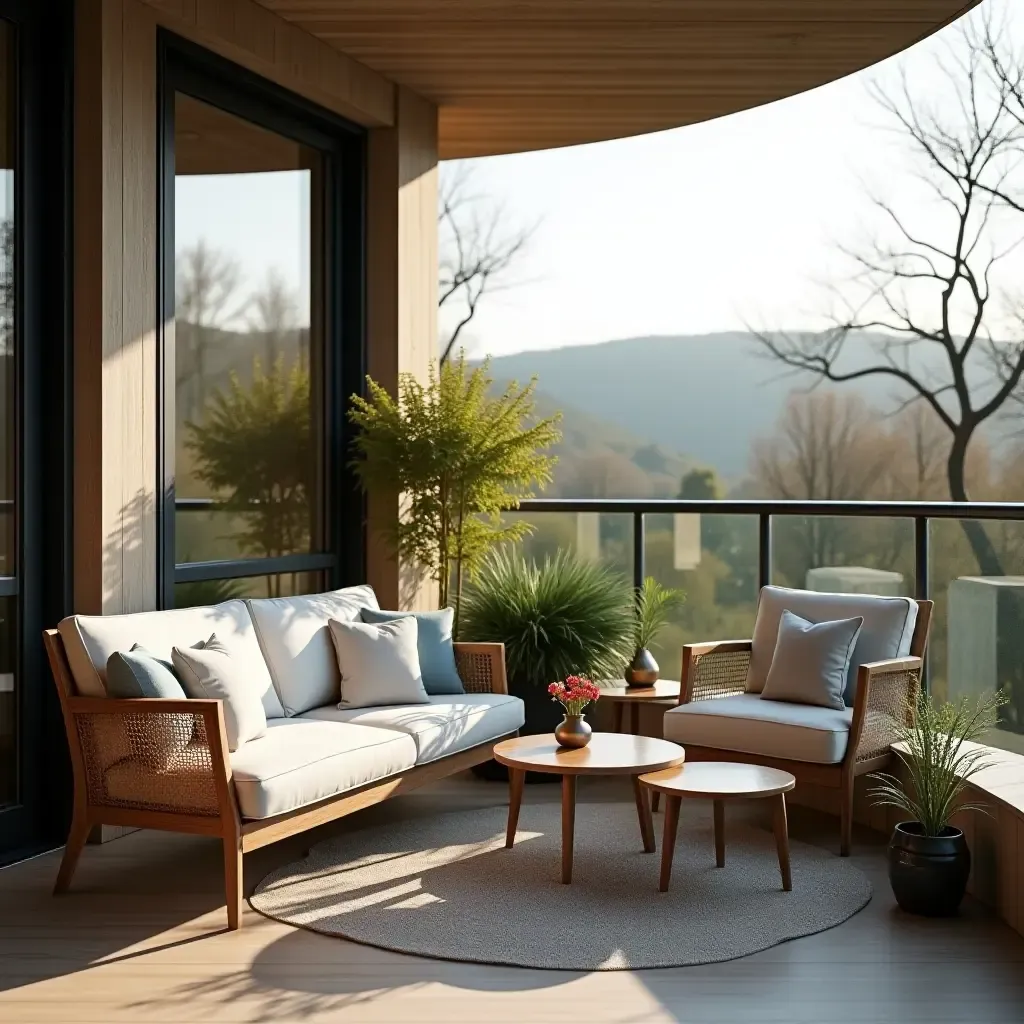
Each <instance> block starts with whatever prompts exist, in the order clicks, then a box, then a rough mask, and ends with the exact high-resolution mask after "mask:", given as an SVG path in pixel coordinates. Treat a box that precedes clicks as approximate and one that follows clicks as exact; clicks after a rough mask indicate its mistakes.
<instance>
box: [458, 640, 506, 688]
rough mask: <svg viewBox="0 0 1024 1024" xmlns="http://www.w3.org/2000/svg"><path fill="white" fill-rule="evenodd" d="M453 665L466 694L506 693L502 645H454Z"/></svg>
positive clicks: (503, 648)
mask: <svg viewBox="0 0 1024 1024" xmlns="http://www.w3.org/2000/svg"><path fill="white" fill-rule="evenodd" d="M455 665H456V667H457V668H458V670H459V678H460V679H461V680H462V685H463V686H464V687H465V688H466V692H467V693H508V680H507V679H506V677H505V645H504V644H466V643H457V644H455Z"/></svg>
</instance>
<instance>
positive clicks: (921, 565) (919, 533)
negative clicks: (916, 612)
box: [914, 516, 931, 601]
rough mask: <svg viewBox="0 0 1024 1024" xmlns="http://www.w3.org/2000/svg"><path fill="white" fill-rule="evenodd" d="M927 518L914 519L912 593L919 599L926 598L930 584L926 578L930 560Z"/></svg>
mask: <svg viewBox="0 0 1024 1024" xmlns="http://www.w3.org/2000/svg"><path fill="white" fill-rule="evenodd" d="M928 527H929V520H928V517H927V516H917V517H916V518H915V519H914V595H915V596H916V597H917V599H918V600H919V601H927V600H928V592H929V590H930V589H931V584H930V581H929V579H928V568H929V566H928V563H929V561H930V557H929V555H930V552H929V547H928V542H929V536H928V535H929V532H930V531H929V528H928Z"/></svg>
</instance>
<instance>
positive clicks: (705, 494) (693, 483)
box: [679, 469, 722, 501]
mask: <svg viewBox="0 0 1024 1024" xmlns="http://www.w3.org/2000/svg"><path fill="white" fill-rule="evenodd" d="M721 496H722V493H721V487H720V486H719V483H718V476H717V475H716V473H715V471H714V470H713V469H691V470H690V472H689V473H687V474H686V475H685V476H684V477H683V479H682V480H681V481H680V482H679V497H680V498H682V499H684V500H686V501H714V500H716V499H718V498H720V497H721Z"/></svg>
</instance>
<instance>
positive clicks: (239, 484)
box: [185, 358, 315, 586]
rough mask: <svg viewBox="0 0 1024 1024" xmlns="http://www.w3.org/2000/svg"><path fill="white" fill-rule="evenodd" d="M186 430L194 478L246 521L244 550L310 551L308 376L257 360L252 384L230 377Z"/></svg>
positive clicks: (271, 552) (242, 538)
mask: <svg viewBox="0 0 1024 1024" xmlns="http://www.w3.org/2000/svg"><path fill="white" fill-rule="evenodd" d="M186 430H187V439H186V442H185V444H186V447H187V448H188V449H189V451H191V452H192V454H193V455H194V456H195V460H196V469H195V475H196V477H197V478H198V479H199V480H201V481H202V482H203V483H205V484H206V485H207V486H208V487H209V488H210V489H211V490H212V491H214V493H218V494H224V495H225V497H224V500H223V503H222V505H221V507H222V508H224V509H226V510H234V511H236V512H237V513H238V514H239V515H240V516H241V517H242V520H243V522H244V523H245V524H246V525H245V527H244V528H243V529H242V531H241V533H240V535H239V536H238V542H239V544H240V546H241V548H242V550H244V551H246V552H248V553H250V554H252V555H254V556H260V557H266V558H273V557H277V556H280V555H285V554H292V553H294V552H296V551H303V550H308V548H309V540H310V508H311V501H310V498H311V492H312V488H313V481H314V480H315V466H314V458H315V455H314V445H313V443H312V438H311V431H310V381H309V373H308V372H307V371H305V370H303V369H301V368H300V367H293V368H291V369H286V367H285V365H284V360H283V358H278V360H277V362H275V363H274V365H273V366H272V367H271V369H270V371H269V372H264V370H263V366H262V364H261V363H260V361H259V360H258V359H257V360H254V361H253V379H252V384H251V385H250V386H249V387H245V386H244V385H243V384H242V383H241V382H240V381H239V379H238V376H237V374H234V373H233V374H232V375H231V379H230V383H229V384H228V387H227V388H226V389H218V390H216V391H215V392H214V393H213V394H212V395H211V396H210V400H209V402H208V404H207V407H206V410H205V415H204V417H203V421H202V422H201V423H194V422H189V423H187V424H186ZM279 582H280V581H279V579H278V578H276V577H275V578H274V580H273V583H272V586H274V585H277V584H279Z"/></svg>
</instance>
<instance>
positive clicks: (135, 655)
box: [107, 644, 186, 700]
mask: <svg viewBox="0 0 1024 1024" xmlns="http://www.w3.org/2000/svg"><path fill="white" fill-rule="evenodd" d="M107 695H108V696H110V697H123V698H127V699H129V700H133V699H135V698H138V697H163V698H165V699H169V700H185V698H186V693H185V690H184V688H183V687H182V685H181V682H180V680H179V679H178V675H177V673H176V672H175V671H174V666H173V665H172V664H171V663H170V662H169V661H165V660H164V659H163V658H158V657H156V655H153V654H150V653H149V651H147V650H146V649H145V647H140V646H139V645H138V644H136V645H135V646H134V647H133V648H132V649H131V650H130V651H128V652H125V651H114V653H113V654H112V655H111V656H110V657H109V658H108V659H107Z"/></svg>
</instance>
